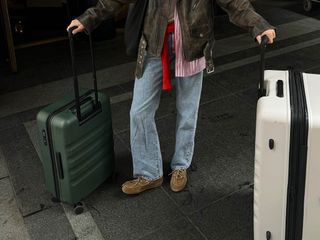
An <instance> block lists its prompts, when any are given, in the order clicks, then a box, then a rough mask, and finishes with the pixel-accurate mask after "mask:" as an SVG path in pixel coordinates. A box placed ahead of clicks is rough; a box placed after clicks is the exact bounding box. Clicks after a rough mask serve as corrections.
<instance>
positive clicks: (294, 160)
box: [286, 71, 309, 240]
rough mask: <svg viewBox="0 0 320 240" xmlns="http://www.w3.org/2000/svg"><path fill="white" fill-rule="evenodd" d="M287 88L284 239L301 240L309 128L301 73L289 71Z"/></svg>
mask: <svg viewBox="0 0 320 240" xmlns="http://www.w3.org/2000/svg"><path fill="white" fill-rule="evenodd" d="M289 87H290V106H291V133H290V158H289V177H288V193H287V216H286V240H302V233H303V217H304V196H305V182H306V166H307V143H308V128H309V124H308V109H307V103H306V95H305V90H304V83H303V75H302V73H299V72H294V71H290V74H289Z"/></svg>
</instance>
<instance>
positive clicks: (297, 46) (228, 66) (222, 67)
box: [113, 38, 320, 104]
mask: <svg viewBox="0 0 320 240" xmlns="http://www.w3.org/2000/svg"><path fill="white" fill-rule="evenodd" d="M317 44H320V38H317V39H313V40H310V41H306V42H303V43H299V44H295V45H291V46H288V47H284V48H281V49H278V50H274V51H272V52H268V53H267V54H266V59H268V58H272V57H276V56H280V55H283V54H286V53H290V52H294V51H298V50H300V49H303V48H307V47H312V46H314V45H317ZM258 61H260V56H259V55H256V56H253V57H248V58H244V59H241V60H239V61H235V62H231V63H227V64H223V65H220V66H217V67H216V70H215V72H214V73H213V75H214V74H216V73H221V72H225V71H228V70H232V69H235V68H238V67H241V66H245V65H248V64H251V63H255V62H258ZM204 73H205V72H204ZM205 76H208V75H207V74H206V73H205ZM125 95H126V96H127V98H125V97H123V96H125ZM132 95H133V94H132V92H128V93H125V94H122V95H119V98H118V100H119V101H117V102H113V104H114V103H119V102H120V100H121V101H127V100H129V99H131V98H132ZM129 96H131V98H130V97H129ZM116 97H117V96H115V98H116Z"/></svg>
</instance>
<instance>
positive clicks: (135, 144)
mask: <svg viewBox="0 0 320 240" xmlns="http://www.w3.org/2000/svg"><path fill="white" fill-rule="evenodd" d="M161 86H162V64H161V59H160V58H156V57H152V56H149V55H147V57H146V60H145V70H144V74H143V76H142V78H140V79H136V80H135V84H134V92H133V101H132V105H131V110H130V142H131V152H132V160H133V175H134V177H135V178H138V177H143V178H145V179H147V180H149V181H154V180H157V179H159V178H161V177H162V175H163V169H162V157H161V151H160V144H159V138H158V133H157V129H156V124H155V119H154V118H155V113H156V110H157V109H158V107H159V102H160V96H161Z"/></svg>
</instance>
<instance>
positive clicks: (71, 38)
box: [68, 26, 100, 122]
mask: <svg viewBox="0 0 320 240" xmlns="http://www.w3.org/2000/svg"><path fill="white" fill-rule="evenodd" d="M76 28H77V27H76V26H75V27H71V28H69V29H68V37H69V43H70V53H71V65H72V72H73V84H74V96H75V103H76V110H77V118H78V120H79V122H82V121H83V120H84V119H83V116H82V114H81V107H80V94H79V83H78V74H77V70H76V63H75V50H74V35H73V33H72V31H73V30H75V29H76ZM88 36H89V44H90V52H91V64H92V77H93V88H94V95H95V100H94V106H95V107H94V108H95V109H94V110H96V109H97V108H99V106H100V104H99V99H98V86H97V74H96V64H95V60H94V51H93V44H92V37H91V33H90V32H88ZM93 112H95V111H93Z"/></svg>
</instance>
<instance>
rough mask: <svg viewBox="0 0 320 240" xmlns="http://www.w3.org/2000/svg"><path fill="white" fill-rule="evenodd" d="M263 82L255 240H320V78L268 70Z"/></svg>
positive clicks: (259, 111)
mask: <svg viewBox="0 0 320 240" xmlns="http://www.w3.org/2000/svg"><path fill="white" fill-rule="evenodd" d="M262 59H264V57H262ZM262 66H264V63H263V64H262ZM263 68H264V67H263ZM263 68H262V69H263ZM262 76H263V74H262ZM263 79H265V81H264V89H265V94H264V96H262V97H261V98H260V99H259V101H258V106H257V120H256V121H257V126H256V149H255V179H254V239H255V240H319V239H320V75H313V74H305V73H299V72H294V71H265V76H264V78H263ZM260 85H261V84H260Z"/></svg>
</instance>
